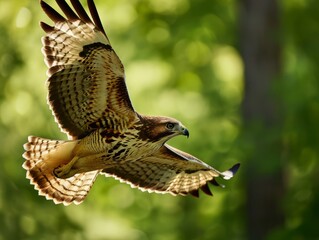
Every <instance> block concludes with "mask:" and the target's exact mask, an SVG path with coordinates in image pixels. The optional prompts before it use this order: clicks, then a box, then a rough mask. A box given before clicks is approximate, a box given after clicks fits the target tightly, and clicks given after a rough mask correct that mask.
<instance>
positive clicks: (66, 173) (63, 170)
mask: <svg viewBox="0 0 319 240" xmlns="http://www.w3.org/2000/svg"><path fill="white" fill-rule="evenodd" d="M77 159H78V158H77V157H75V158H73V159H72V160H71V161H70V162H69V163H67V164H65V165H63V166H59V167H57V168H55V169H54V170H53V174H54V175H55V176H56V177H58V178H69V177H72V176H73V175H74V174H75V173H76V170H75V169H72V167H73V165H74V163H75V162H76V160H77Z"/></svg>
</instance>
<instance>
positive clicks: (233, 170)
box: [222, 163, 240, 180]
mask: <svg viewBox="0 0 319 240" xmlns="http://www.w3.org/2000/svg"><path fill="white" fill-rule="evenodd" d="M239 167H240V163H237V164H235V165H234V166H232V167H231V168H230V169H228V170H227V171H225V172H222V175H223V178H224V179H226V180H229V179H231V178H232V177H233V176H234V175H235V174H236V172H237V171H238V169H239Z"/></svg>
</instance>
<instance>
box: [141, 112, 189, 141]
mask: <svg viewBox="0 0 319 240" xmlns="http://www.w3.org/2000/svg"><path fill="white" fill-rule="evenodd" d="M141 122H142V123H143V126H142V127H141V130H140V137H141V138H144V139H148V140H150V141H152V142H160V143H162V144H164V143H165V142H166V141H168V140H169V139H171V138H172V137H175V136H178V135H184V136H187V137H189V132H188V130H187V128H185V127H184V126H183V124H182V123H181V122H180V121H178V120H176V119H174V118H170V117H152V116H142V117H141Z"/></svg>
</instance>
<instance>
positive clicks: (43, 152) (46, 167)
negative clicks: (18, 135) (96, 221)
mask: <svg viewBox="0 0 319 240" xmlns="http://www.w3.org/2000/svg"><path fill="white" fill-rule="evenodd" d="M75 145H76V141H55V140H49V139H44V138H39V137H33V136H29V137H28V142H27V143H26V144H24V146H23V147H24V149H25V152H24V154H23V157H24V158H25V160H26V161H25V162H24V164H23V168H24V169H26V170H27V175H26V177H27V178H28V179H30V183H31V184H32V185H34V188H35V189H36V190H38V191H39V195H42V196H45V197H46V199H52V200H53V201H54V203H56V204H59V203H63V204H64V205H69V204H71V203H72V202H73V203H75V204H80V203H81V202H82V201H83V200H84V198H85V197H86V195H87V194H88V192H89V191H90V189H91V187H92V185H93V183H94V181H95V179H96V176H97V174H98V173H99V171H92V172H86V173H80V174H76V175H74V176H73V177H70V178H67V179H61V178H57V177H55V176H54V174H53V170H54V168H56V167H58V166H59V165H61V164H65V163H67V162H68V161H70V160H71V159H72V150H73V148H74V147H75Z"/></svg>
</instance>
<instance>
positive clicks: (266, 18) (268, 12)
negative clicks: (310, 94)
mask: <svg viewBox="0 0 319 240" xmlns="http://www.w3.org/2000/svg"><path fill="white" fill-rule="evenodd" d="M240 24H241V25H240V34H241V35H240V37H241V46H240V47H241V53H242V56H243V60H244V64H245V93H244V99H243V104H242V111H243V121H244V136H245V138H246V140H247V141H248V143H249V144H248V145H249V147H248V150H247V152H248V156H247V158H248V161H247V164H246V172H245V174H246V176H247V178H246V180H247V211H248V214H247V216H248V220H247V227H248V229H247V231H248V234H249V239H254V240H255V239H258V240H260V239H265V238H266V237H267V235H268V234H269V233H270V232H271V230H273V229H275V228H279V227H280V226H281V225H282V224H283V213H282V211H281V201H282V196H283V193H284V184H283V172H282V166H281V164H282V162H281V147H282V146H281V142H280V131H281V129H280V126H281V118H280V114H279V113H280V104H279V102H278V99H276V98H275V96H274V92H273V90H274V89H273V87H274V84H275V83H276V81H277V80H278V79H279V74H280V60H281V59H280V50H281V49H280V43H279V34H280V23H279V7H278V1H276V0H242V1H241V4H240ZM249 150H250V151H249ZM243 167H244V166H243Z"/></svg>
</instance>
